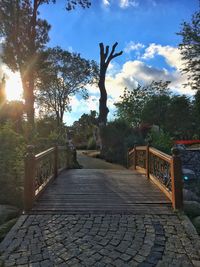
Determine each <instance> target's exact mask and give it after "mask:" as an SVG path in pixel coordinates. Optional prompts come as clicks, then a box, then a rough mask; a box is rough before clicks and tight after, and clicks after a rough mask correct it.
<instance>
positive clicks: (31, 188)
mask: <svg viewBox="0 0 200 267" xmlns="http://www.w3.org/2000/svg"><path fill="white" fill-rule="evenodd" d="M24 165H25V166H24V167H25V173H24V209H25V211H29V210H31V209H32V207H33V202H34V198H35V173H36V161H35V153H34V146H32V145H28V146H27V153H26V155H25V161H24Z"/></svg>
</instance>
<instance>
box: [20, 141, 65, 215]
mask: <svg viewBox="0 0 200 267" xmlns="http://www.w3.org/2000/svg"><path fill="white" fill-rule="evenodd" d="M63 152H64V153H65V154H64V161H63V160H61V161H62V162H60V159H62V158H63V157H62V158H60V153H63ZM68 155H69V150H67V147H64V146H55V147H51V148H49V149H47V150H45V151H43V152H41V153H39V154H37V155H35V153H34V146H30V145H29V146H27V154H26V156H25V176H24V210H25V211H29V210H30V209H32V207H33V202H34V200H35V199H36V198H37V197H38V196H39V194H40V193H41V192H42V191H43V190H44V188H45V187H46V186H47V185H48V183H49V182H50V181H51V180H52V179H55V178H56V177H57V176H58V174H59V172H60V171H62V170H63V169H64V168H67V167H68V166H67V164H68V162H69V159H68V157H69V156H68ZM43 168H45V169H44V170H43Z"/></svg>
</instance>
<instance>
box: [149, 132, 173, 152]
mask: <svg viewBox="0 0 200 267" xmlns="http://www.w3.org/2000/svg"><path fill="white" fill-rule="evenodd" d="M149 136H150V139H151V140H152V144H151V145H152V146H153V147H155V148H157V149H158V150H160V151H162V152H164V153H167V154H171V148H172V145H173V144H172V139H171V137H170V135H169V134H168V133H164V132H163V131H155V130H151V132H150V134H149Z"/></svg>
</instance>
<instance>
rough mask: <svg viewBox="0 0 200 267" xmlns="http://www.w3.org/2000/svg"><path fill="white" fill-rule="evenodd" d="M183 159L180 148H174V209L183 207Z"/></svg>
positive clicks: (172, 164)
mask: <svg viewBox="0 0 200 267" xmlns="http://www.w3.org/2000/svg"><path fill="white" fill-rule="evenodd" d="M181 165H182V164H181V157H180V152H179V149H178V148H175V147H173V148H172V160H171V182H172V206H173V208H174V209H182V207H183V180H182V166H181Z"/></svg>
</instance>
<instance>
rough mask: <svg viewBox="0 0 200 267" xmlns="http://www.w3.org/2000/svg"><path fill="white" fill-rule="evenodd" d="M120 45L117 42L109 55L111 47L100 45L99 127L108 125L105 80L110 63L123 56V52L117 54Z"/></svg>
mask: <svg viewBox="0 0 200 267" xmlns="http://www.w3.org/2000/svg"><path fill="white" fill-rule="evenodd" d="M117 45H118V43H117V42H116V43H115V44H114V45H113V46H112V49H111V52H110V53H109V46H108V45H107V46H106V47H104V44H103V43H100V44H99V47H100V73H99V82H98V86H99V90H100V99H99V118H98V120H99V125H106V122H107V116H108V112H109V109H108V107H107V92H106V87H105V78H106V71H107V69H108V66H109V64H110V62H111V61H112V60H113V59H114V58H116V57H118V56H120V55H122V53H123V52H122V51H121V52H119V53H115V49H116V47H117Z"/></svg>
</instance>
